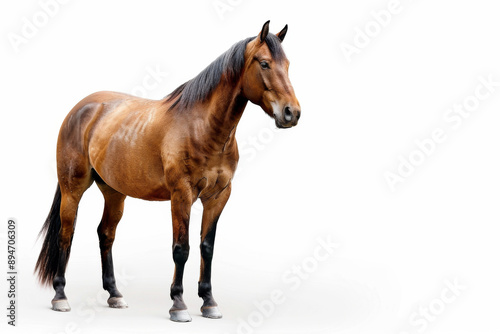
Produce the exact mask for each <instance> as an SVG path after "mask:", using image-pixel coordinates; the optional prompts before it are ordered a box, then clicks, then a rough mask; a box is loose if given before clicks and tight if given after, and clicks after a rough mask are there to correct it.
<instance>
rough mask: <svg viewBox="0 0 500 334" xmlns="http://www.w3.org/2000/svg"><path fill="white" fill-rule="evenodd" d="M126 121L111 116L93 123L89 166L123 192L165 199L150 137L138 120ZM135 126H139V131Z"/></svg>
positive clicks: (159, 163) (156, 153)
mask: <svg viewBox="0 0 500 334" xmlns="http://www.w3.org/2000/svg"><path fill="white" fill-rule="evenodd" d="M106 123H108V124H106ZM126 123H127V122H126V120H125V123H123V121H122V120H118V119H115V120H112V119H111V120H110V121H109V122H103V123H102V124H100V125H99V126H97V127H96V129H95V131H94V132H93V136H92V138H91V140H90V142H89V157H90V163H91V165H92V167H93V168H94V169H95V171H96V172H97V173H98V174H99V176H100V177H101V178H102V179H103V181H104V182H105V183H106V184H107V185H109V186H110V187H111V188H113V189H115V190H117V191H119V192H121V193H122V194H124V195H127V196H131V197H136V198H141V199H145V200H160V201H161V200H169V199H170V192H169V191H168V189H167V186H166V182H165V175H164V172H163V164H162V161H161V159H160V156H161V155H160V151H159V149H158V146H157V145H155V144H154V142H155V141H154V138H151V136H148V135H147V134H146V133H147V131H144V129H145V126H143V125H142V124H141V123H137V124H136V125H134V124H132V125H130V124H126ZM116 124H122V125H125V126H121V127H117V126H116ZM138 129H139V130H140V129H143V130H142V133H141V132H138Z"/></svg>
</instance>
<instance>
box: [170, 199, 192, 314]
mask: <svg viewBox="0 0 500 334" xmlns="http://www.w3.org/2000/svg"><path fill="white" fill-rule="evenodd" d="M191 198H192V197H191V194H190V193H189V191H185V192H182V191H176V192H174V193H173V194H172V197H171V202H172V231H173V236H174V237H173V243H172V255H173V258H174V262H175V272H174V279H173V282H172V285H171V287H170V297H171V298H172V300H173V301H174V304H173V306H172V308H171V309H170V320H172V321H178V322H189V321H191V316H190V315H189V313H188V311H187V306H186V304H185V303H184V300H183V298H182V293H183V292H184V289H183V286H182V277H183V275H184V264H185V263H186V261H187V259H188V256H189V215H190V212H191V205H192V199H191Z"/></svg>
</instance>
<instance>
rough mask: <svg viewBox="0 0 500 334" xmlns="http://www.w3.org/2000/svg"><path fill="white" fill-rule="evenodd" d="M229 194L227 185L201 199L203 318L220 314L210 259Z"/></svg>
mask: <svg viewBox="0 0 500 334" xmlns="http://www.w3.org/2000/svg"><path fill="white" fill-rule="evenodd" d="M230 194H231V184H229V185H228V186H227V187H226V188H225V189H224V190H222V192H221V193H219V194H218V195H217V196H212V197H210V198H208V199H202V203H203V218H202V223H201V244H200V251H201V266H200V280H199V282H198V296H200V297H201V298H203V306H202V307H201V314H202V316H204V317H205V318H211V319H219V318H222V313H221V312H220V311H219V309H218V307H217V303H216V302H215V300H214V297H213V296H212V283H211V277H212V257H213V251H214V243H215V232H216V229H217V222H218V220H219V216H220V214H221V213H222V210H223V209H224V206H225V205H226V203H227V200H228V199H229V195H230Z"/></svg>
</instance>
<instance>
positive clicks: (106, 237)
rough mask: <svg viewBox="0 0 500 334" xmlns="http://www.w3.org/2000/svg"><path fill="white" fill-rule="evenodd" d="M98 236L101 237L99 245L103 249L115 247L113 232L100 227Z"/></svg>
mask: <svg viewBox="0 0 500 334" xmlns="http://www.w3.org/2000/svg"><path fill="white" fill-rule="evenodd" d="M97 235H98V236H99V245H100V246H101V248H109V247H111V246H112V245H113V241H114V240H115V234H114V233H112V232H111V231H109V230H106V229H104V228H101V227H100V226H99V227H98V228H97Z"/></svg>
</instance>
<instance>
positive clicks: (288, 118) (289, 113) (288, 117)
mask: <svg viewBox="0 0 500 334" xmlns="http://www.w3.org/2000/svg"><path fill="white" fill-rule="evenodd" d="M292 118H293V114H292V109H290V107H285V121H287V122H290V121H291V120H292Z"/></svg>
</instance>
